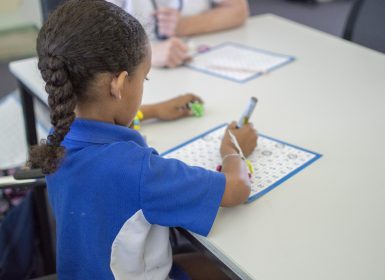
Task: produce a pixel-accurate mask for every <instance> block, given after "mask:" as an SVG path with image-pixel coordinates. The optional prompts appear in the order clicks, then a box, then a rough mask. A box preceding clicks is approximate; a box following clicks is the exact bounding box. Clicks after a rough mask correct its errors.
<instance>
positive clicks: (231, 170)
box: [221, 156, 250, 207]
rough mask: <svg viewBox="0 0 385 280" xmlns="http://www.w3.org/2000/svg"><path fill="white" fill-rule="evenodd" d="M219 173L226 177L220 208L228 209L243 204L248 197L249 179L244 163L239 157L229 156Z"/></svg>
mask: <svg viewBox="0 0 385 280" xmlns="http://www.w3.org/2000/svg"><path fill="white" fill-rule="evenodd" d="M221 171H222V172H223V173H224V174H225V176H226V189H225V192H224V194H223V197H222V201H221V206H225V207H229V206H235V205H239V204H241V203H243V202H245V201H246V200H247V198H248V197H249V195H250V185H249V184H250V179H249V177H248V168H247V165H246V163H245V161H244V160H242V159H241V158H240V156H230V157H229V158H227V159H226V160H225V161H224V162H223V165H222V170H221Z"/></svg>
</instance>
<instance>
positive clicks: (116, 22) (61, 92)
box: [29, 0, 148, 174]
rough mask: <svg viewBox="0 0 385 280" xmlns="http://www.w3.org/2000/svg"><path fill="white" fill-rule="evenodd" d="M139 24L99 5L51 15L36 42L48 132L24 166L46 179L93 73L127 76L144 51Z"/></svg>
mask: <svg viewBox="0 0 385 280" xmlns="http://www.w3.org/2000/svg"><path fill="white" fill-rule="evenodd" d="M147 43H148V42H147V36H146V34H145V31H144V30H143V28H142V26H141V25H140V23H139V22H138V21H137V20H136V19H135V18H134V17H132V16H130V15H129V14H127V13H126V12H125V11H123V10H122V9H120V8H119V7H117V6H115V5H114V4H111V3H109V2H107V1H104V0H69V1H66V2H65V4H63V5H62V6H60V7H59V8H58V9H57V10H55V11H54V12H53V13H52V14H51V15H50V17H49V18H48V20H47V22H45V24H44V25H43V27H42V29H41V30H40V32H39V35H38V38H37V47H36V48H37V54H38V57H39V64H38V67H39V70H40V72H41V75H42V77H43V79H44V81H45V82H46V85H45V90H46V92H47V93H48V105H49V108H50V118H51V123H52V126H53V129H52V131H51V133H50V135H49V136H48V137H47V139H46V140H42V141H41V143H40V145H38V146H35V147H32V149H31V152H30V159H29V166H30V167H32V168H41V169H42V171H43V173H45V174H49V173H53V172H55V171H56V170H57V168H58V166H59V164H60V160H61V159H62V157H63V156H64V152H65V150H64V147H63V146H61V142H62V141H63V139H64V137H65V135H66V134H67V133H68V131H69V129H70V126H71V124H72V122H73V121H74V119H75V112H74V110H75V107H76V104H77V102H78V101H86V100H87V99H88V98H92V96H91V97H88V96H84V92H85V91H86V90H87V88H88V86H89V84H90V82H92V81H93V80H94V78H95V75H96V74H98V73H114V74H118V73H120V72H121V71H127V72H128V74H129V75H132V74H133V73H134V72H135V70H136V68H137V66H138V65H139V64H140V63H141V62H142V61H143V59H144V57H145V56H146V52H147Z"/></svg>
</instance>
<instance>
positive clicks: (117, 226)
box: [47, 119, 226, 280]
mask: <svg viewBox="0 0 385 280" xmlns="http://www.w3.org/2000/svg"><path fill="white" fill-rule="evenodd" d="M62 144H63V146H64V147H65V149H66V155H65V157H64V159H63V160H62V162H61V165H60V168H59V169H58V170H57V171H56V172H55V173H53V174H51V175H49V176H47V185H48V194H49V200H50V203H51V206H52V208H53V212H54V215H55V218H56V227H57V273H58V276H59V279H63V280H64V279H71V280H74V279H114V278H115V279H169V272H170V269H171V266H172V255H171V247H170V243H169V231H168V227H183V228H185V229H187V230H190V231H192V232H195V233H198V234H201V235H207V234H208V233H209V231H210V228H211V226H212V224H213V222H214V219H215V216H216V214H217V211H218V209H219V206H220V202H221V199H222V196H223V193H224V189H225V184H226V179H225V176H224V175H223V174H222V173H219V172H212V171H208V170H205V169H202V168H200V167H191V166H188V165H186V164H184V163H183V162H181V161H178V160H175V159H165V158H162V157H160V156H159V155H158V153H157V152H156V151H155V150H154V149H152V148H149V147H147V145H146V143H145V141H144V139H143V138H142V137H141V135H140V134H139V133H138V132H137V131H135V130H132V129H129V128H127V127H123V126H118V125H113V124H109V123H103V122H97V121H91V120H84V119H76V120H75V121H74V123H73V124H72V126H71V129H70V131H69V133H68V134H67V136H66V137H65V139H64V141H63V143H62Z"/></svg>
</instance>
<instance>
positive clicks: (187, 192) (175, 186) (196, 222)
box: [140, 152, 226, 236]
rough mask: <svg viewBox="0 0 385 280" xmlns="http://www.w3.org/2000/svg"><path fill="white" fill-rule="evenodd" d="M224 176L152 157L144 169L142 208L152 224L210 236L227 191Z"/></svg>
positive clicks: (145, 162)
mask: <svg viewBox="0 0 385 280" xmlns="http://www.w3.org/2000/svg"><path fill="white" fill-rule="evenodd" d="M225 185H226V178H225V175H224V174H223V173H220V172H215V171H209V170H206V169H203V168H200V167H192V166H188V165H186V164H185V163H183V162H181V161H179V160H176V159H166V158H162V157H161V156H159V155H157V154H154V153H152V152H151V153H148V154H147V155H146V156H145V159H144V161H143V166H142V178H141V186H140V196H141V207H142V211H143V213H144V216H145V217H146V219H147V220H148V222H149V223H151V224H158V225H162V226H168V227H183V228H185V229H187V230H190V231H192V232H195V233H198V234H201V235H204V236H206V235H207V234H208V233H209V231H210V229H211V226H212V224H213V223H214V220H215V217H216V215H217V212H218V209H219V206H220V203H221V201H222V196H223V193H224V190H225Z"/></svg>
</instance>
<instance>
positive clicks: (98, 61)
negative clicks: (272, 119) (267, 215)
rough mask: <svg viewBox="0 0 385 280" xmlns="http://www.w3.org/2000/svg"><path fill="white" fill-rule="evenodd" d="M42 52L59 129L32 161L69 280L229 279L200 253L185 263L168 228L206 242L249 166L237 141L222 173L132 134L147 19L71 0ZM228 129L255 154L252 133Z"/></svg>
mask: <svg viewBox="0 0 385 280" xmlns="http://www.w3.org/2000/svg"><path fill="white" fill-rule="evenodd" d="M37 52H38V56H39V64H38V65H39V69H40V71H41V74H42V77H43V79H44V80H45V82H46V91H47V93H48V95H49V106H50V110H51V115H50V117H51V122H52V125H53V129H52V132H51V134H50V135H49V136H48V139H47V141H46V142H45V143H42V144H41V145H40V146H37V147H34V148H33V149H32V151H31V155H30V165H31V166H32V167H34V168H36V167H40V168H42V170H43V172H45V173H46V174H47V177H46V180H47V186H48V195H49V200H50V203H51V205H52V208H53V212H54V215H55V218H56V226H57V273H58V276H59V279H71V280H73V279H113V278H115V279H169V277H171V278H173V279H189V278H186V277H187V274H186V273H185V272H187V273H188V274H189V276H190V277H191V278H194V277H195V278H197V279H210V277H211V276H212V277H214V278H219V277H223V275H222V274H221V273H220V271H218V270H215V268H212V266H211V268H210V265H209V262H202V261H200V260H199V258H197V257H196V256H195V257H191V258H186V257H184V258H179V263H180V266H181V267H182V269H181V268H180V267H178V266H177V263H178V260H175V262H173V258H172V255H171V248H170V243H169V230H168V227H175V226H179V227H183V228H185V229H188V230H190V231H193V232H196V233H198V234H202V235H207V234H208V233H209V231H210V228H211V226H212V224H213V222H214V219H215V216H216V213H217V211H218V208H219V206H220V205H222V206H233V205H238V204H240V203H243V202H244V201H245V200H246V199H247V197H248V195H249V192H250V188H249V185H250V182H249V177H248V172H247V167H246V165H245V163H244V162H243V160H242V159H241V158H240V156H239V154H237V152H236V151H237V150H236V149H235V147H234V146H233V145H232V143H231V140H230V138H229V136H228V134H227V133H226V134H225V136H224V138H223V142H222V144H221V155H222V157H223V163H222V164H223V168H222V171H223V173H219V172H212V171H208V170H205V169H202V168H198V167H190V166H187V165H185V164H184V163H182V162H180V161H178V160H174V159H164V158H162V157H160V156H159V155H158V154H157V152H156V151H155V150H153V149H151V148H149V147H147V145H146V143H145V141H144V140H143V138H142V137H141V136H140V134H139V133H138V132H137V131H135V130H132V129H130V128H127V125H128V124H130V123H131V122H132V120H133V119H134V116H135V114H136V112H137V111H138V108H139V106H140V103H141V99H142V90H143V81H144V80H145V79H146V75H147V73H148V71H149V70H150V65H151V63H150V62H151V50H150V48H149V43H148V40H147V37H146V35H145V32H144V30H143V28H142V26H141V25H140V24H139V22H138V21H137V20H135V19H134V18H133V17H132V16H130V15H129V14H127V13H126V12H124V11H123V10H122V9H120V8H118V7H117V6H115V5H113V4H111V3H108V2H106V1H104V0H70V1H68V2H66V3H65V4H64V5H63V6H61V7H59V9H57V10H56V11H55V12H54V13H53V14H52V15H51V16H50V18H49V19H48V21H47V22H46V23H45V24H44V26H43V27H42V29H41V31H40V33H39V36H38V39H37ZM229 129H232V131H233V133H234V134H235V135H236V137H237V138H238V140H239V142H240V145H241V147H242V148H243V150H244V153H245V154H246V155H248V154H250V153H251V152H252V150H253V149H254V148H255V145H256V140H257V135H256V131H255V130H254V129H253V127H252V126H251V125H246V126H244V127H243V128H241V129H238V130H236V129H235V124H234V123H233V124H232V125H231V126H230V128H229ZM175 259H177V257H175ZM202 263H203V264H204V265H201V264H202ZM197 265H199V268H198V269H197ZM183 277H184V278H183ZM214 278H213V279H214Z"/></svg>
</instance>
